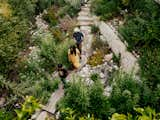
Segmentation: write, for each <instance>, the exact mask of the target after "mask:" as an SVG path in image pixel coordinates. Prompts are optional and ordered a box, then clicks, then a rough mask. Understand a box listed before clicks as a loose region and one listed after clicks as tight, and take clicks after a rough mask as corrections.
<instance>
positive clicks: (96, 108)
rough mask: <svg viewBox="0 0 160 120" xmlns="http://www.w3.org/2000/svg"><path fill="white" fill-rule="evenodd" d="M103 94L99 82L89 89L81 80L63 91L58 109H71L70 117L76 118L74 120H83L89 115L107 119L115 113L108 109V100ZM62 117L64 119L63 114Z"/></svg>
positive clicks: (72, 83)
mask: <svg viewBox="0 0 160 120" xmlns="http://www.w3.org/2000/svg"><path fill="white" fill-rule="evenodd" d="M103 92H104V89H103V85H102V84H101V83H100V81H99V80H97V81H95V82H94V83H93V85H91V86H89V87H88V86H86V84H85V83H84V82H82V81H81V80H77V81H73V82H71V83H70V85H69V87H68V88H67V90H66V91H65V96H64V98H63V99H62V100H61V101H60V102H59V104H58V108H59V109H60V110H62V111H63V110H66V109H68V108H69V111H70V109H71V110H72V112H70V113H72V115H71V116H74V117H75V116H76V119H77V118H79V117H82V118H84V117H85V116H87V115H89V114H90V115H93V116H94V117H95V118H98V119H107V118H108V116H109V115H110V114H112V113H113V112H115V111H114V110H113V109H112V108H111V109H110V104H109V103H108V99H107V97H106V96H104V95H103ZM62 113H64V112H62ZM65 113H66V112H65ZM88 113H89V114H88ZM65 115H66V114H65ZM62 116H63V118H64V114H62ZM85 118H86V117H85Z"/></svg>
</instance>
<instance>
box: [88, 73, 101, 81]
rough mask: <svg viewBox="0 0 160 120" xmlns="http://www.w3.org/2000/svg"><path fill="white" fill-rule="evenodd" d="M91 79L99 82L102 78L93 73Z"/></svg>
mask: <svg viewBox="0 0 160 120" xmlns="http://www.w3.org/2000/svg"><path fill="white" fill-rule="evenodd" d="M90 78H91V80H93V81H94V82H96V81H97V80H99V78H100V76H99V74H98V73H93V74H91V76H90Z"/></svg>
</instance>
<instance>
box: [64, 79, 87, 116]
mask: <svg viewBox="0 0 160 120" xmlns="http://www.w3.org/2000/svg"><path fill="white" fill-rule="evenodd" d="M63 102H64V103H62V104H64V105H65V108H66V107H69V108H72V109H73V110H76V111H79V112H80V113H82V114H84V113H86V112H87V108H88V106H89V96H88V91H87V86H86V85H85V84H84V83H83V82H82V81H81V80H78V81H73V82H72V83H70V87H69V88H67V90H66V95H65V96H64V98H63Z"/></svg>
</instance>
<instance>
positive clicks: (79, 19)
mask: <svg viewBox="0 0 160 120" xmlns="http://www.w3.org/2000/svg"><path fill="white" fill-rule="evenodd" d="M77 20H78V21H91V22H93V19H92V18H91V17H89V16H79V17H78V18H77Z"/></svg>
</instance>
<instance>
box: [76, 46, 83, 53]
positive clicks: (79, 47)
mask: <svg viewBox="0 0 160 120" xmlns="http://www.w3.org/2000/svg"><path fill="white" fill-rule="evenodd" d="M76 45H77V48H78V50H79V52H80V54H81V48H82V44H81V43H80V44H78V43H77V44H76Z"/></svg>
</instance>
